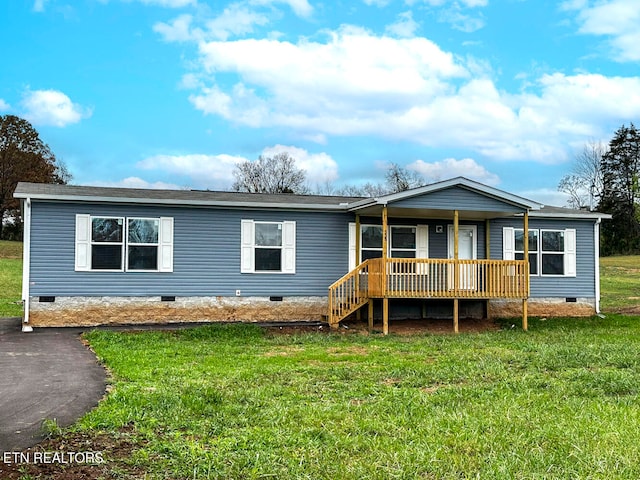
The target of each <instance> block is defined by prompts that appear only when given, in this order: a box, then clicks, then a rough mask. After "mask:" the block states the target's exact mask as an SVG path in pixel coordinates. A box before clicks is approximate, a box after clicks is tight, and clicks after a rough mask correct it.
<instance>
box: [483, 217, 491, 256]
mask: <svg viewBox="0 0 640 480" xmlns="http://www.w3.org/2000/svg"><path fill="white" fill-rule="evenodd" d="M484 249H485V255H484V258H486V259H487V260H491V221H490V220H489V219H486V220H485V221H484Z"/></svg>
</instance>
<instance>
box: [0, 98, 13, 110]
mask: <svg viewBox="0 0 640 480" xmlns="http://www.w3.org/2000/svg"><path fill="white" fill-rule="evenodd" d="M10 109H11V105H9V104H8V103H7V102H5V101H4V100H3V99H2V98H0V112H6V111H7V110H10Z"/></svg>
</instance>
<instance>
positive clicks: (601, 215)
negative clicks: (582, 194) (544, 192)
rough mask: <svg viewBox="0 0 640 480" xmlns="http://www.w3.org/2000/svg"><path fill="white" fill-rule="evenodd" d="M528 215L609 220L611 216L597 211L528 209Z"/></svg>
mask: <svg viewBox="0 0 640 480" xmlns="http://www.w3.org/2000/svg"><path fill="white" fill-rule="evenodd" d="M529 217H535V218H566V219H567V220H570V219H574V220H592V219H593V220H595V219H600V220H610V219H611V218H612V217H611V215H609V214H608V213H598V212H576V213H570V212H567V213H545V212H540V211H535V210H534V211H530V212H529Z"/></svg>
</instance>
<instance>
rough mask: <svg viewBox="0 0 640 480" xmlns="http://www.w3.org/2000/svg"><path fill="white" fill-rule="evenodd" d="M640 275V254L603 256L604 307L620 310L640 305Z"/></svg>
mask: <svg viewBox="0 0 640 480" xmlns="http://www.w3.org/2000/svg"><path fill="white" fill-rule="evenodd" d="M639 276H640V256H638V255H633V256H627V257H603V258H601V259H600V277H601V283H602V285H601V286H602V309H603V310H604V311H619V310H624V309H629V308H632V307H637V306H638V305H640V282H639V281H638V277H639ZM638 313H640V310H638Z"/></svg>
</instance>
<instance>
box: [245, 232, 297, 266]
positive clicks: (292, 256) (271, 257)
mask: <svg viewBox="0 0 640 480" xmlns="http://www.w3.org/2000/svg"><path fill="white" fill-rule="evenodd" d="M295 248H296V222H290V221H284V222H262V221H254V220H242V222H241V266H240V271H241V272H242V273H295V266H296V252H295Z"/></svg>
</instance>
